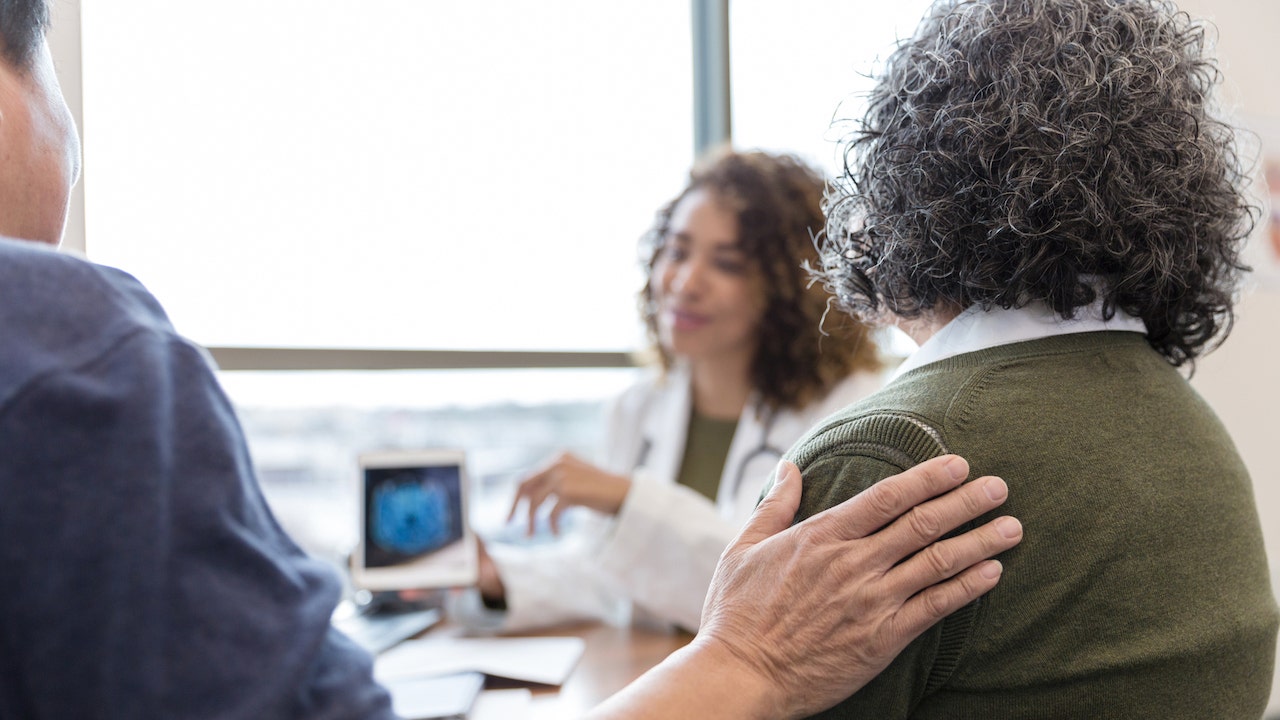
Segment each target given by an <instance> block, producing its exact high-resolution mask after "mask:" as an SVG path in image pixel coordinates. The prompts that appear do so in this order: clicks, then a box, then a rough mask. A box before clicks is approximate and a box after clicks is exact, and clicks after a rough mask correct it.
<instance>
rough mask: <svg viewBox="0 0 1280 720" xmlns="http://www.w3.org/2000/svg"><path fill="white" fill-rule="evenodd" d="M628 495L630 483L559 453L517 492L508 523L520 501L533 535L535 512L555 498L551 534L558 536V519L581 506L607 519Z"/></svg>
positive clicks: (569, 454) (570, 454)
mask: <svg viewBox="0 0 1280 720" xmlns="http://www.w3.org/2000/svg"><path fill="white" fill-rule="evenodd" d="M630 491H631V479H630V478H627V477H624V476H622V475H614V474H613V473H608V472H605V471H604V470H601V469H600V468H598V467H596V466H595V465H592V464H591V463H589V462H587V461H585V460H583V459H581V458H579V457H578V456H576V455H574V454H573V453H568V452H565V453H560V454H559V455H557V456H556V457H555V458H554V459H553V460H552V461H551V462H550V463H548V464H547V465H545V466H544V467H543V468H542V469H541V470H539V471H537V472H536V473H534V474H533V475H530V476H529V477H528V478H527V479H526V480H525V481H524V482H521V483H520V487H519V488H518V489H517V490H516V497H515V500H514V501H512V503H511V512H510V513H508V514H507V522H510V521H511V520H512V519H513V518H515V516H516V512H517V511H518V510H519V508H520V503H521V501H523V502H525V504H526V506H527V509H528V513H529V534H530V535H532V534H533V527H534V519H535V518H536V517H537V514H538V508H540V507H541V506H542V504H543V503H545V502H549V501H551V500H552V499H553V498H554V501H555V505H554V506H553V507H552V508H551V530H552V532H557V533H558V532H560V515H561V514H563V513H564V511H565V510H568V509H569V508H571V507H573V506H575V505H581V506H582V507H588V508H591V509H592V510H596V511H599V512H602V513H605V514H606V515H616V514H617V513H618V509H619V508H621V507H622V501H623V500H625V499H626V498H627V493H628V492H630Z"/></svg>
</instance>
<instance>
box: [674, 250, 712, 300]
mask: <svg viewBox="0 0 1280 720" xmlns="http://www.w3.org/2000/svg"><path fill="white" fill-rule="evenodd" d="M706 277H707V268H706V265H705V264H704V263H703V262H701V261H699V260H698V259H696V258H690V259H689V260H686V261H685V262H682V263H680V264H679V265H677V266H676V267H673V268H672V273H671V279H670V287H671V290H672V292H675V293H678V294H680V295H696V294H697V293H699V292H701V291H702V289H703V287H704V286H705V284H706Z"/></svg>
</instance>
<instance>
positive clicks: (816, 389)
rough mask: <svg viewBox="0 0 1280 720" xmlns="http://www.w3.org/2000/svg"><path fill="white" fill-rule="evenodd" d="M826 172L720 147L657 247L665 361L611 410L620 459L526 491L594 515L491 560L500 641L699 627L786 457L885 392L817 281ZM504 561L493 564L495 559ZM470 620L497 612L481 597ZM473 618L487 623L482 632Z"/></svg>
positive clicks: (569, 464) (657, 335)
mask: <svg viewBox="0 0 1280 720" xmlns="http://www.w3.org/2000/svg"><path fill="white" fill-rule="evenodd" d="M824 187H825V182H824V179H823V177H822V176H821V175H820V174H819V173H817V172H816V171H814V170H813V169H811V168H809V167H808V166H806V165H804V164H803V163H801V162H800V161H798V160H796V159H795V158H792V157H789V156H777V155H770V154H765V153H761V152H733V151H720V152H717V153H715V154H713V155H712V156H710V157H708V158H706V159H705V160H704V161H702V162H701V163H699V164H698V165H696V166H695V167H694V169H693V170H692V172H691V174H690V179H689V184H688V186H687V187H685V189H684V190H683V191H682V192H681V193H680V194H679V195H678V196H676V198H675V199H673V200H672V201H671V202H669V203H668V204H667V205H666V206H665V207H663V208H662V209H661V210H660V211H659V212H658V213H657V217H656V221H655V224H654V227H653V228H652V229H651V230H650V231H649V232H648V233H647V234H646V236H645V238H644V240H643V241H642V253H643V255H645V256H646V257H647V264H646V267H647V275H648V279H647V283H646V285H645V287H644V289H643V291H642V292H641V311H642V315H643V318H644V321H645V323H646V325H647V326H648V330H649V334H650V336H651V338H652V339H653V340H655V341H656V342H655V344H656V346H657V350H658V355H659V356H660V358H661V364H660V367H658V368H655V370H654V371H653V372H652V373H651V375H650V376H649V377H646V378H645V379H644V380H643V381H641V382H639V383H638V384H637V385H635V386H634V387H632V388H631V389H629V390H628V391H627V392H625V393H624V394H623V395H622V396H621V397H620V398H618V399H617V400H616V401H615V402H614V404H613V406H612V408H611V411H610V413H609V415H608V419H607V427H606V445H605V452H604V455H603V464H602V465H599V466H597V465H595V464H592V463H590V462H587V461H586V460H583V459H581V458H579V457H577V456H575V455H573V454H570V453H564V454H561V455H560V456H558V457H556V458H555V459H553V460H552V461H551V462H550V463H549V464H547V465H546V466H544V467H543V468H542V469H541V470H540V471H538V472H536V473H534V474H533V475H531V476H530V477H528V478H527V479H526V480H525V481H524V482H522V483H521V485H520V487H519V489H518V491H517V494H516V498H515V502H514V503H513V506H512V510H511V515H512V517H515V516H516V515H517V514H519V513H520V511H521V510H522V509H523V512H524V513H525V514H527V517H528V522H529V526H530V531H531V532H532V528H533V523H534V518H535V516H536V514H537V513H538V512H539V509H540V508H542V507H543V506H544V505H550V506H551V511H550V520H551V524H552V527H553V528H557V527H558V522H559V519H560V516H561V514H562V513H563V512H564V511H565V510H566V509H568V508H571V507H575V506H581V507H586V508H589V509H590V510H592V511H594V515H595V519H594V522H591V523H587V524H588V525H592V526H593V527H592V529H590V530H587V531H586V532H585V536H583V537H577V538H572V539H567V540H566V541H564V542H563V543H562V544H563V545H564V546H565V547H566V548H568V547H572V548H573V549H572V550H566V549H564V548H560V549H555V550H550V551H547V550H545V549H544V550H542V551H527V550H517V549H510V548H504V547H501V546H493V547H490V548H489V552H488V553H483V552H482V557H481V580H480V583H479V590H480V595H481V596H482V597H483V599H484V604H485V605H486V606H488V607H490V608H494V607H497V608H502V609H501V610H500V611H499V612H498V613H496V614H489V615H488V617H489V620H490V623H489V624H490V625H491V626H492V627H494V628H496V629H504V630H516V629H522V628H528V627H531V626H537V625H547V624H553V623H557V622H564V621H569V620H574V619H582V618H588V617H592V618H604V619H617V618H618V617H619V616H618V614H617V613H618V607H617V605H618V600H619V599H620V598H621V599H623V600H625V601H630V603H632V604H633V606H634V613H637V614H639V615H640V616H641V617H644V616H648V617H651V618H656V619H658V620H660V621H665V622H669V623H674V624H676V625H679V626H681V627H684V628H686V629H688V630H696V629H697V628H698V625H699V620H700V616H701V612H702V604H703V599H704V597H705V595H706V592H707V587H708V585H709V584H710V581H711V576H712V573H713V571H714V570H715V565H716V561H717V559H718V558H719V557H720V554H721V552H722V551H723V550H724V548H725V546H726V545H727V544H728V543H729V542H730V541H731V540H732V539H733V537H734V536H735V535H736V534H737V532H738V530H739V529H741V527H742V525H743V523H745V522H746V520H747V518H748V517H749V516H750V514H751V511H752V509H753V508H754V507H755V505H756V502H757V501H758V500H759V498H760V493H761V489H762V487H763V485H764V482H765V481H766V480H767V479H768V478H769V476H770V474H771V473H772V471H773V468H774V466H776V465H777V463H778V461H779V459H780V458H781V456H782V452H783V451H785V450H786V449H787V448H788V447H790V446H791V444H792V443H793V442H795V441H796V440H797V439H799V437H800V436H801V435H802V434H803V433H804V432H805V431H806V430H807V429H808V428H809V427H810V426H812V425H813V424H814V423H815V422H816V421H818V420H819V419H821V418H822V417H824V416H826V415H828V414H830V413H831V412H833V411H835V410H837V409H839V408H841V407H843V406H844V405H847V404H849V403H851V402H853V401H855V400H857V399H860V398H861V397H863V396H865V395H867V394H869V393H870V392H872V391H874V390H876V389H878V388H879V386H880V383H881V376H880V374H879V372H878V371H879V369H880V360H879V357H878V353H877V349H876V347H875V345H874V343H873V342H872V340H871V339H870V337H869V336H868V334H867V331H866V328H865V327H864V326H862V325H860V324H857V323H856V321H851V320H846V319H844V318H841V319H839V320H837V319H836V318H837V316H836V314H835V313H832V314H831V315H830V316H827V315H826V309H827V297H828V296H827V294H826V293H825V291H824V290H823V289H822V288H821V287H818V286H814V285H812V284H811V283H810V280H809V276H808V273H807V271H806V270H805V268H804V265H805V264H806V262H810V261H815V260H816V254H815V249H814V241H813V233H815V232H818V231H819V229H820V228H822V227H823V224H824V219H823V215H822V210H821V202H822V195H823V192H824ZM490 556H492V557H491V558H490ZM471 605H472V606H473V608H474V610H473V611H471V612H463V613H462V614H463V615H464V622H465V621H466V620H467V617H466V616H469V617H470V618H471V619H472V620H474V619H475V618H477V617H479V616H482V615H484V613H483V611H481V610H479V608H478V603H474V602H472V603H471ZM471 624H473V625H475V624H480V625H483V624H484V623H476V622H472V623H471Z"/></svg>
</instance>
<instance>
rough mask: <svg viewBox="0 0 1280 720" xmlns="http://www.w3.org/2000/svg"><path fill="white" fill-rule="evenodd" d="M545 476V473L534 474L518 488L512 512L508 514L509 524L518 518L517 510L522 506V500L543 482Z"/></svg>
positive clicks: (512, 502)
mask: <svg viewBox="0 0 1280 720" xmlns="http://www.w3.org/2000/svg"><path fill="white" fill-rule="evenodd" d="M545 474H546V473H544V472H538V473H534V474H533V475H530V476H529V477H527V478H525V479H524V480H521V481H520V484H519V485H517V486H516V496H515V499H513V500H512V501H511V512H509V513H507V522H511V520H512V518H514V517H515V516H516V508H518V507H519V506H520V499H521V498H524V497H527V496H528V494H529V490H530V488H532V487H534V486H536V485H537V484H538V483H541V482H543V481H544V476H545Z"/></svg>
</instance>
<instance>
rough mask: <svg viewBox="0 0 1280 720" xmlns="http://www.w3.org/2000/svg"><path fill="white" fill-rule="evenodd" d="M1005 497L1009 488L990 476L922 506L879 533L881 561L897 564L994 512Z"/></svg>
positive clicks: (1007, 495)
mask: <svg viewBox="0 0 1280 720" xmlns="http://www.w3.org/2000/svg"><path fill="white" fill-rule="evenodd" d="M1008 497H1009V486H1008V485H1006V484H1005V482H1004V480H1001V479H1000V478H998V477H992V476H989V477H983V478H978V479H977V480H974V481H973V482H971V483H966V484H964V485H961V486H960V487H958V488H956V489H954V490H952V491H950V492H948V493H946V494H944V495H941V496H939V497H937V498H934V499H933V500H930V501H928V502H924V503H921V504H919V505H917V506H915V507H914V508H912V509H911V510H910V511H908V512H907V513H906V514H905V515H903V516H902V517H901V518H899V519H897V520H895V521H893V523H892V524H890V525H889V527H887V528H885V529H883V530H881V531H880V532H879V534H878V536H877V538H876V541H877V542H878V543H883V545H882V546H881V547H880V551H882V552H884V553H885V554H884V555H883V556H881V557H882V558H884V559H885V560H887V561H888V562H890V563H896V562H897V561H899V560H901V559H902V558H904V557H907V556H908V555H910V554H912V553H914V552H916V551H918V550H920V549H921V548H923V547H924V546H926V545H928V544H929V543H931V542H933V541H934V540H937V539H938V538H940V537H942V536H943V535H946V534H947V533H949V532H951V531H952V530H954V529H956V528H958V527H960V526H961V525H964V524H965V523H967V522H969V521H971V520H974V519H976V518H978V517H979V516H980V515H983V514H984V513H987V512H990V511H991V510H994V509H995V508H997V507H999V506H1000V505H1001V504H1003V503H1004V501H1005V500H1007V499H1008ZM957 569H958V568H957Z"/></svg>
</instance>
